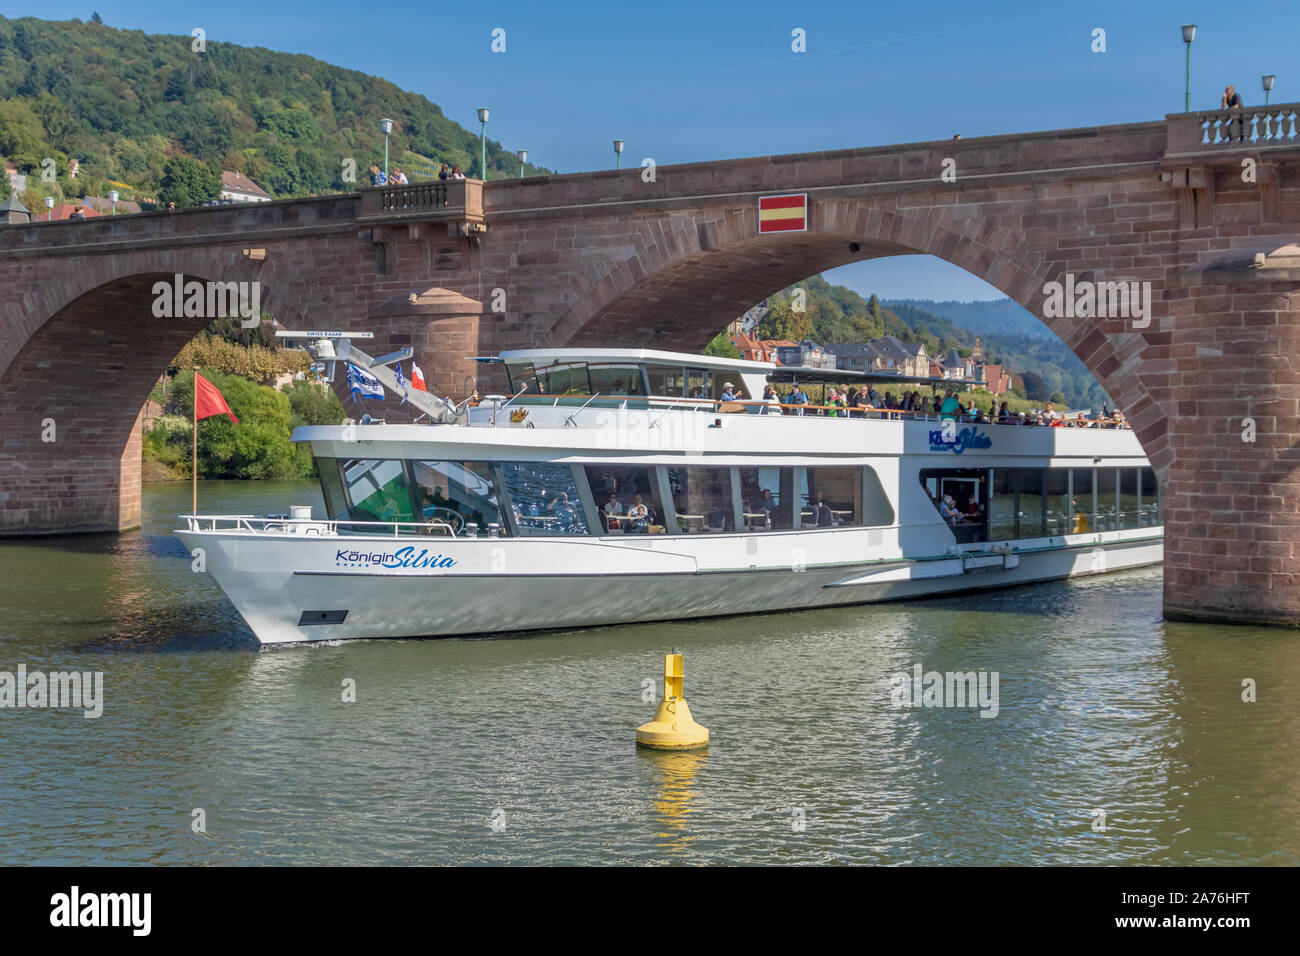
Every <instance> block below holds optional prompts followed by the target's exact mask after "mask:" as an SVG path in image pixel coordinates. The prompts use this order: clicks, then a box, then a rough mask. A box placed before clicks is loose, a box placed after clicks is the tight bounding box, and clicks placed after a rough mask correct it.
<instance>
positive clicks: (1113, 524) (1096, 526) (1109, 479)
mask: <svg viewBox="0 0 1300 956" xmlns="http://www.w3.org/2000/svg"><path fill="white" fill-rule="evenodd" d="M1118 471H1119V469H1118V468H1098V469H1097V511H1096V513H1095V514H1094V515H1093V522H1092V529H1093V530H1094V531H1115V530H1118V528H1119V516H1118V514H1116V509H1115V490H1116V483H1115V475H1116V472H1118Z"/></svg>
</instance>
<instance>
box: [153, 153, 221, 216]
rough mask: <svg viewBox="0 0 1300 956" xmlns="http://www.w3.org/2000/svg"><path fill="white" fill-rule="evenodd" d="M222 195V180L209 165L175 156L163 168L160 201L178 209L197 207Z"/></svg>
mask: <svg viewBox="0 0 1300 956" xmlns="http://www.w3.org/2000/svg"><path fill="white" fill-rule="evenodd" d="M219 195H221V179H220V178H219V177H217V176H215V175H213V172H212V170H211V169H209V168H208V166H207V164H205V163H201V162H199V161H198V160H197V159H192V158H191V157H189V156H173V157H172V158H171V159H169V160H167V164H166V165H165V166H164V167H163V179H162V187H161V188H160V189H159V190H158V200H159V201H160V202H161V203H162V204H163V205H166V204H167V203H169V202H174V203H175V204H176V205H177V206H178V207H180V208H185V207H188V206H197V205H199V204H200V203H205V202H208V201H209V200H212V199H216V198H217V197H218V196H219Z"/></svg>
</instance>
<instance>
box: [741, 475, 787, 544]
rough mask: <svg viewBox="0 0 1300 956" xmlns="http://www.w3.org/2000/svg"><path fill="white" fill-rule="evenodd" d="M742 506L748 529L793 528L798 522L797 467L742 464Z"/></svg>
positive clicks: (746, 528)
mask: <svg viewBox="0 0 1300 956" xmlns="http://www.w3.org/2000/svg"><path fill="white" fill-rule="evenodd" d="M739 471H740V506H741V512H742V515H741V516H742V518H743V519H744V523H745V530H746V531H782V530H789V529H790V528H791V527H793V524H794V508H793V505H792V503H791V502H792V501H793V498H794V469H793V468H764V467H759V468H741V469H739Z"/></svg>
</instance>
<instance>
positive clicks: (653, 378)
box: [645, 365, 686, 398]
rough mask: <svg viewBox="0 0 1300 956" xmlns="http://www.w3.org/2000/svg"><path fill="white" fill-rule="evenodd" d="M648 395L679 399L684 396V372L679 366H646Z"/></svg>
mask: <svg viewBox="0 0 1300 956" xmlns="http://www.w3.org/2000/svg"><path fill="white" fill-rule="evenodd" d="M645 371H646V376H647V377H648V378H649V379H650V394H651V395H662V396H665V397H668V398H681V397H682V396H684V395H685V394H686V371H685V369H683V368H682V367H681V366H680V365H647V366H646V369H645Z"/></svg>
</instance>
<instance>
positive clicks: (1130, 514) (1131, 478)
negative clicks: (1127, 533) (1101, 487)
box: [1119, 468, 1142, 528]
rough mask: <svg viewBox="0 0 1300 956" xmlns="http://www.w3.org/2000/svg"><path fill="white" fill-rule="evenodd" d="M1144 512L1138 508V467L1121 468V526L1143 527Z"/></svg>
mask: <svg viewBox="0 0 1300 956" xmlns="http://www.w3.org/2000/svg"><path fill="white" fill-rule="evenodd" d="M1141 522H1142V512H1141V510H1140V509H1139V508H1138V469H1137V468H1121V469H1120V470H1119V527H1120V528H1138V527H1141Z"/></svg>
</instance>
